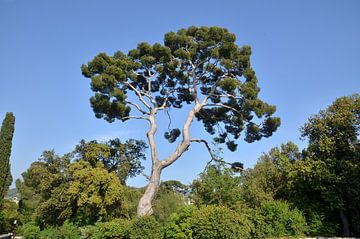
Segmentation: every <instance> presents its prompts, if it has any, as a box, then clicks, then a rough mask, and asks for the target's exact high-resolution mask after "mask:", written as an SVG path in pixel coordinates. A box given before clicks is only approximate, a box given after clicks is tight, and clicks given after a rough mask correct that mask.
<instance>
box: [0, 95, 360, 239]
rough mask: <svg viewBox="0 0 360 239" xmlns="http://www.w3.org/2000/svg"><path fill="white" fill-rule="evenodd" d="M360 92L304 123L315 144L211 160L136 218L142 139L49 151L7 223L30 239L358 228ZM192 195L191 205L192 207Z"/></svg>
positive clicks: (6, 213)
mask: <svg viewBox="0 0 360 239" xmlns="http://www.w3.org/2000/svg"><path fill="white" fill-rule="evenodd" d="M359 112H360V96H359V95H353V96H349V97H342V98H339V99H337V100H336V101H335V102H334V103H333V104H332V105H331V106H329V107H328V108H327V109H325V110H322V111H320V112H319V114H317V115H313V116H311V117H310V118H309V120H308V122H307V123H306V124H305V125H304V126H303V127H302V128H301V134H302V136H303V137H305V138H307V139H308V146H307V147H306V148H305V149H304V150H303V151H302V152H300V150H299V149H298V147H297V146H296V145H295V144H294V143H292V142H288V143H286V144H282V145H281V146H279V147H275V148H273V149H271V150H270V151H269V152H268V153H264V154H263V155H262V156H261V157H260V158H259V160H258V162H257V163H256V165H255V166H254V168H252V169H247V170H244V171H242V172H241V173H239V172H236V171H233V170H232V169H231V168H229V167H228V166H227V164H224V163H223V160H218V161H213V163H212V164H209V165H208V166H207V167H206V169H205V170H204V172H203V173H201V174H200V175H199V177H198V178H197V179H195V180H194V181H193V182H192V183H191V184H190V185H184V184H182V183H181V182H179V181H175V180H170V181H165V182H162V183H161V184H160V186H159V190H158V192H157V194H156V198H155V199H154V213H153V215H152V216H143V217H138V216H137V213H136V207H137V203H138V201H139V199H140V197H141V196H142V195H143V193H144V190H145V189H143V188H131V187H129V186H127V185H126V184H125V179H126V178H127V177H133V176H135V175H137V174H139V173H140V172H141V171H142V166H141V160H142V159H143V158H144V157H143V153H144V150H145V148H146V147H145V144H144V143H143V142H142V141H136V140H128V141H126V142H125V143H121V142H120V140H118V139H115V140H110V141H108V142H104V143H99V142H96V141H90V142H85V141H81V142H80V144H79V145H77V146H76V147H75V149H74V151H72V152H70V153H68V154H65V155H63V156H58V155H56V154H55V153H54V152H53V151H45V152H44V153H43V155H42V156H41V157H40V158H39V160H38V161H36V162H34V163H33V164H32V165H31V166H30V167H29V169H28V170H27V171H26V172H24V173H23V181H20V180H17V190H18V192H19V193H20V195H21V200H20V202H19V204H18V205H17V204H16V203H14V202H12V201H10V200H5V202H4V204H3V211H2V215H3V217H4V218H5V219H6V220H5V222H6V223H5V224H4V228H6V230H10V229H11V230H12V228H13V227H14V226H13V225H12V224H11V222H12V221H13V220H14V219H17V220H18V221H19V223H18V224H19V225H18V227H17V232H18V233H21V234H23V235H24V236H25V238H44V239H45V238H59V239H60V238H75V239H76V238H79V239H80V238H91V239H100V238H124V239H135V238H154V239H159V238H171V239H186V238H192V239H200V238H201V239H203V238H274V237H300V236H304V235H309V236H315V235H316V236H319V235H322V236H327V235H329V236H330V235H348V236H349V235H355V236H357V235H360V224H359V221H360V220H359V205H360V197H359V185H358V184H359V182H358V180H357V179H358V178H359V177H360V157H359V154H360V145H359V128H360V127H359V121H360V120H359V116H360V114H359ZM188 202H192V205H189V204H188Z"/></svg>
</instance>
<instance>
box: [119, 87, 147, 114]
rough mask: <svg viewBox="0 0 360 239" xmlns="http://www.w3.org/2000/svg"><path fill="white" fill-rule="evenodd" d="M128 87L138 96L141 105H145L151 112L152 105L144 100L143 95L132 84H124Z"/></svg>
mask: <svg viewBox="0 0 360 239" xmlns="http://www.w3.org/2000/svg"><path fill="white" fill-rule="evenodd" d="M124 84H125V85H126V86H128V87H129V88H131V89H132V90H133V91H134V92H135V93H136V95H137V96H138V98H139V100H140V101H141V103H143V105H145V106H146V108H148V109H149V110H150V109H151V107H150V105H149V104H148V103H147V102H146V101H145V100H144V98H143V97H142V95H141V92H140V91H139V90H137V89H136V88H135V87H134V86H133V85H132V84H130V83H129V82H125V83H124Z"/></svg>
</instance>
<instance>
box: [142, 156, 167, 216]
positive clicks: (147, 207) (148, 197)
mask: <svg viewBox="0 0 360 239" xmlns="http://www.w3.org/2000/svg"><path fill="white" fill-rule="evenodd" d="M161 170H162V168H161V165H160V163H157V164H154V165H153V167H152V169H151V177H150V182H149V184H148V186H147V187H146V190H145V193H144V195H143V196H142V197H141V198H140V201H139V204H138V207H137V215H138V216H146V215H151V214H152V213H153V209H152V201H153V200H154V198H155V196H156V193H157V191H158V189H159V186H160V174H161Z"/></svg>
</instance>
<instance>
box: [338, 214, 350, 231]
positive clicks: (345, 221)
mask: <svg viewBox="0 0 360 239" xmlns="http://www.w3.org/2000/svg"><path fill="white" fill-rule="evenodd" d="M339 214H340V218H341V223H342V228H343V236H350V227H349V220H348V216H347V215H346V214H345V212H344V210H343V209H340V212H339Z"/></svg>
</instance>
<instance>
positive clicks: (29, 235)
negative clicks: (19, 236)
mask: <svg viewBox="0 0 360 239" xmlns="http://www.w3.org/2000/svg"><path fill="white" fill-rule="evenodd" d="M22 231H23V237H24V239H39V233H40V227H39V226H37V225H35V224H34V223H32V222H30V223H27V224H25V225H23V227H22Z"/></svg>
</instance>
